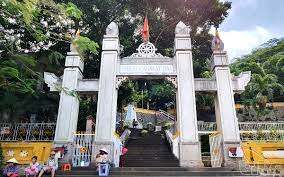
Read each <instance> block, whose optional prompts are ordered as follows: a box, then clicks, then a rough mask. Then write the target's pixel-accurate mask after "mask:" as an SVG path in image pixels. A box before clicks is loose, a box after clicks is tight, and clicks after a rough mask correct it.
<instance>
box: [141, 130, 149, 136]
mask: <svg viewBox="0 0 284 177" xmlns="http://www.w3.org/2000/svg"><path fill="white" fill-rule="evenodd" d="M148 134H149V131H148V130H142V131H141V136H143V137H145V136H147V135H148Z"/></svg>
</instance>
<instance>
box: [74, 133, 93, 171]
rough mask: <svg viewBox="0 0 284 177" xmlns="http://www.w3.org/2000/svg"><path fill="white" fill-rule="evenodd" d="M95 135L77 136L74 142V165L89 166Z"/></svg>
mask: <svg viewBox="0 0 284 177" xmlns="http://www.w3.org/2000/svg"><path fill="white" fill-rule="evenodd" d="M94 143H95V134H75V135H74V141H73V152H72V165H73V166H74V167H78V166H89V165H90V164H91V160H92V155H93V149H94V148H93V146H94Z"/></svg>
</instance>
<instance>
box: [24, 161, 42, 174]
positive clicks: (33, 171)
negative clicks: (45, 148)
mask: <svg viewBox="0 0 284 177" xmlns="http://www.w3.org/2000/svg"><path fill="white" fill-rule="evenodd" d="M38 166H39V163H38V162H37V156H33V157H32V162H31V163H30V166H29V167H27V168H25V174H26V177H29V176H34V177H36V176H37V174H38Z"/></svg>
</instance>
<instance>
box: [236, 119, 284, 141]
mask: <svg viewBox="0 0 284 177" xmlns="http://www.w3.org/2000/svg"><path fill="white" fill-rule="evenodd" d="M239 128H240V137H241V140H242V141H284V122H240V123H239Z"/></svg>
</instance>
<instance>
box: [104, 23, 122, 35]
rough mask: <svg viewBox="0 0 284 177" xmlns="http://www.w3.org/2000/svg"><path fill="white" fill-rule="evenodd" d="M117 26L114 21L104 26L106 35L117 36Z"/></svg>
mask: <svg viewBox="0 0 284 177" xmlns="http://www.w3.org/2000/svg"><path fill="white" fill-rule="evenodd" d="M118 34H119V31H118V26H117V24H116V23H115V22H111V23H110V24H109V25H108V26H107V28H106V35H109V36H118Z"/></svg>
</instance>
